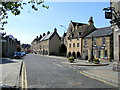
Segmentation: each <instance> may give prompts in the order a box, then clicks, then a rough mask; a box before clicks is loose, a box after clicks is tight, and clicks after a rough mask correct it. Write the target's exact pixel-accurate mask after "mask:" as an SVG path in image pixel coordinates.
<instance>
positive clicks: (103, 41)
mask: <svg viewBox="0 0 120 90" xmlns="http://www.w3.org/2000/svg"><path fill="white" fill-rule="evenodd" d="M102 45H105V37H102Z"/></svg>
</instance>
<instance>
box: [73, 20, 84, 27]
mask: <svg viewBox="0 0 120 90" xmlns="http://www.w3.org/2000/svg"><path fill="white" fill-rule="evenodd" d="M71 22H72V24H73V26H74V27H75V26H76V25H78V26H82V25H85V24H84V23H79V22H73V21H71Z"/></svg>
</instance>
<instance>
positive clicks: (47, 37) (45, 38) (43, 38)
mask: <svg viewBox="0 0 120 90" xmlns="http://www.w3.org/2000/svg"><path fill="white" fill-rule="evenodd" d="M53 33H54V32H51V33H49V34H47V35H45V36H44V37H42V38H41V40H40V41H43V40H48V39H50V37H51V36H52V35H53Z"/></svg>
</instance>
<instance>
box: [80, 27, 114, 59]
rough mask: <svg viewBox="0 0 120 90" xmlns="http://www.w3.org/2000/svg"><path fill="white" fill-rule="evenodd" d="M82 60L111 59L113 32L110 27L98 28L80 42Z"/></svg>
mask: <svg viewBox="0 0 120 90" xmlns="http://www.w3.org/2000/svg"><path fill="white" fill-rule="evenodd" d="M82 43H83V44H82V58H83V59H87V60H90V59H91V57H92V55H93V56H94V58H99V59H101V60H103V59H104V60H111V59H113V32H112V29H111V27H104V28H98V29H97V30H95V31H93V32H92V33H90V34H89V35H87V36H85V37H84V39H83V40H82Z"/></svg>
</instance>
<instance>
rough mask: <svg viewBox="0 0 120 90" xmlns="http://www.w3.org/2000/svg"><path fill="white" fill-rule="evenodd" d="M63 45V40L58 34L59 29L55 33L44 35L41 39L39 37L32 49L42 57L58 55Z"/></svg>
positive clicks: (32, 44) (33, 43)
mask: <svg viewBox="0 0 120 90" xmlns="http://www.w3.org/2000/svg"><path fill="white" fill-rule="evenodd" d="M60 45H61V38H60V36H59V35H58V33H57V29H56V28H55V29H54V32H49V31H48V32H47V34H45V33H43V36H42V37H41V38H39V37H37V38H36V39H34V40H33V42H32V43H31V49H32V51H33V52H35V53H38V54H41V55H58V54H59V51H58V50H59V47H60Z"/></svg>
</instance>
